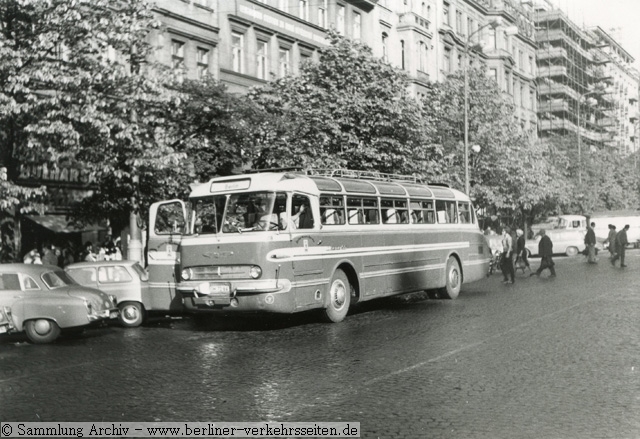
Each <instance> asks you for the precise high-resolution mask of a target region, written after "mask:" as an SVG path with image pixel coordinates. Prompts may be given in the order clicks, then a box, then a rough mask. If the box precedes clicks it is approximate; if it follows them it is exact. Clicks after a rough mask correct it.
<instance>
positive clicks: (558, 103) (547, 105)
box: [538, 99, 569, 113]
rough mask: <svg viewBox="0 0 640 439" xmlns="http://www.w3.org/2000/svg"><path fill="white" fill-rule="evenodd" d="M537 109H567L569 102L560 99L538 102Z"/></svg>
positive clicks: (544, 110) (546, 110) (552, 110)
mask: <svg viewBox="0 0 640 439" xmlns="http://www.w3.org/2000/svg"><path fill="white" fill-rule="evenodd" d="M538 111H540V112H542V113H558V112H563V111H566V112H568V111H569V102H567V101H565V100H562V99H555V100H553V101H547V102H540V104H539V107H538Z"/></svg>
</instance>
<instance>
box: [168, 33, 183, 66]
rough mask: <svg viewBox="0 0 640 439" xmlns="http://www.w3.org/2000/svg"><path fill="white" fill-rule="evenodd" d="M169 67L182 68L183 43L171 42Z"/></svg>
mask: <svg viewBox="0 0 640 439" xmlns="http://www.w3.org/2000/svg"><path fill="white" fill-rule="evenodd" d="M171 67H173V68H174V69H183V68H184V43H183V42H182V41H178V40H171Z"/></svg>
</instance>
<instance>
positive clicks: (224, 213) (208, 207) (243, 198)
mask: <svg viewBox="0 0 640 439" xmlns="http://www.w3.org/2000/svg"><path fill="white" fill-rule="evenodd" d="M286 199H287V198H286V194H285V193H274V192H247V193H240V194H231V195H215V196H212V197H207V198H200V199H197V200H195V201H194V215H195V232H196V233H197V234H211V233H218V231H220V232H222V233H242V232H264V231H267V230H280V229H281V227H280V220H281V214H282V213H284V212H285V211H286Z"/></svg>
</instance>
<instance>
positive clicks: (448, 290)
mask: <svg viewBox="0 0 640 439" xmlns="http://www.w3.org/2000/svg"><path fill="white" fill-rule="evenodd" d="M460 288H462V272H461V271H460V264H459V263H458V260H457V259H456V258H454V257H453V256H449V259H448V260H447V270H446V272H445V286H444V287H443V288H441V289H440V290H438V296H440V297H441V298H443V299H455V298H456V297H458V294H460Z"/></svg>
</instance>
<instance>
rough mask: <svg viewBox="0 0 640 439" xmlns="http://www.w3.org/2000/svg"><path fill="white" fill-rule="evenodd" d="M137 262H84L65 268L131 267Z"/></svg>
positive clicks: (123, 260) (125, 260) (124, 260)
mask: <svg viewBox="0 0 640 439" xmlns="http://www.w3.org/2000/svg"><path fill="white" fill-rule="evenodd" d="M137 263H138V261H131V260H128V259H122V260H119V261H86V262H74V263H73V264H69V265H67V266H66V267H65V268H79V267H113V266H114V265H126V266H132V265H135V264H137Z"/></svg>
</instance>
